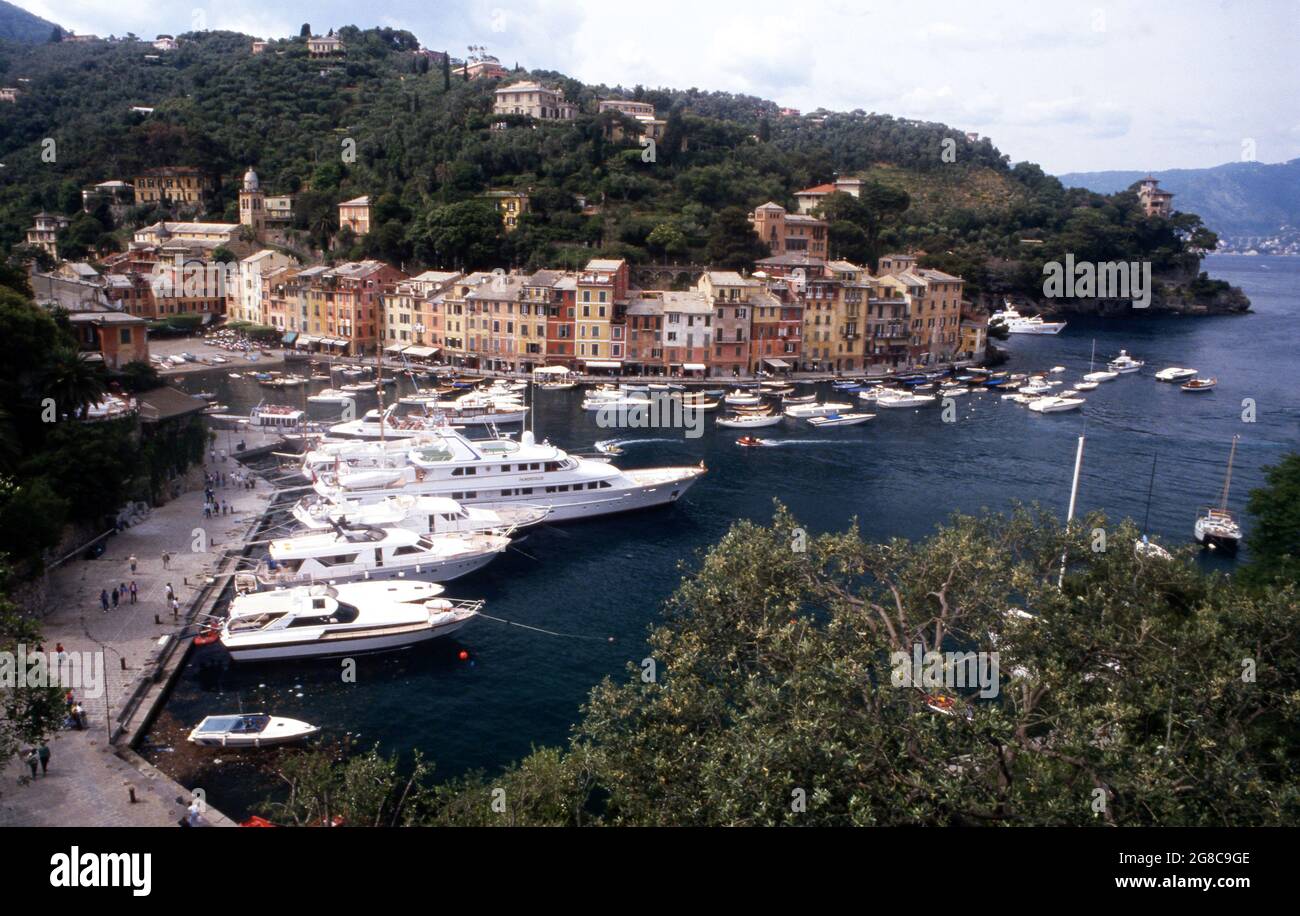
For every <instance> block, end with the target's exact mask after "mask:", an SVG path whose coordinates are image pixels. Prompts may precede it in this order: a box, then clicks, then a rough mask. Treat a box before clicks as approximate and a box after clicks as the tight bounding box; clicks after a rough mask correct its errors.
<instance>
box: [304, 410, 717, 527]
mask: <svg viewBox="0 0 1300 916" xmlns="http://www.w3.org/2000/svg"><path fill="white" fill-rule="evenodd" d="M436 432H437V435H436V436H434V437H428V438H421V440H420V442H419V444H417V445H415V446H414V447H412V448H409V449H408V450H406V451H404V452H396V453H395V452H393V451H392V450H391V449H390V448H389V447H388V444H387V443H382V444H381V443H371V446H372V450H371V451H369V452H366V451H364V450H362V451H359V452H349V453H347V454H346V455H345V454H338V455H336V456H335V460H334V462H333V463H331V464H328V465H325V464H317V465H316V466H314V467H313V468H312V469H311V470H310V471H307V469H306V468H304V470H305V471H307V473H308V476H310V477H313V479H314V483H313V487H314V489H315V491H316V493H317V494H318V495H319V496H321V497H322V498H324V499H325V500H327V501H329V502H335V503H344V502H347V501H355V502H356V503H357V504H359V505H365V504H368V503H375V502H380V501H383V500H385V499H387V498H388V497H390V496H398V495H413V496H446V497H450V498H451V499H454V500H456V501H457V502H459V503H461V504H462V505H466V506H476V507H489V508H493V509H496V508H498V507H501V506H519V505H526V506H532V507H536V506H541V507H545V508H548V509H549V510H550V515H549V516H548V521H571V520H574V519H581V518H592V517H595V516H598V515H607V514H610V513H615V512H628V511H631V510H634V509H646V508H650V507H652V506H661V505H665V504H668V503H672V502H675V501H676V500H677V499H679V498H680V497H681V496H682V494H683V493H685V492H686V491H687V490H689V489H690V488H691V486H692V485H693V484H694V483H695V482H696V481H697V480H699V478H700V477H701V476H703V475H704V473H705V469H704V465H703V463H701V464H700V465H698V466H694V467H661V468H640V469H636V470H622V469H620V468H617V467H615V466H614V465H612V464H610V463H609V462H608V461H601V460H595V459H590V458H579V457H577V456H575V455H570V454H568V453H567V452H565V451H564V450H563V449H560V448H558V447H556V446H554V445H551V444H550V443H549V442H546V441H542V442H537V441H536V440H535V439H534V437H533V434H532V432H531V431H529V430H525V431H524V432H523V433H522V434H521V435H520V437H519V441H518V442H515V441H512V440H509V439H489V440H481V441H470V440H469V439H466V438H465V437H464V436H463V435H462V434H461V433H460V431H458V430H457V429H454V428H453V427H450V426H441V427H437V428H436Z"/></svg>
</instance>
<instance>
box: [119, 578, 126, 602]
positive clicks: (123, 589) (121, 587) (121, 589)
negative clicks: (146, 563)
mask: <svg viewBox="0 0 1300 916" xmlns="http://www.w3.org/2000/svg"><path fill="white" fill-rule="evenodd" d="M117 596H118V597H119V598H123V599H125V598H126V583H125V582H119V583H118V586H117Z"/></svg>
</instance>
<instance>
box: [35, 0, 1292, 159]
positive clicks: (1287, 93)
mask: <svg viewBox="0 0 1300 916" xmlns="http://www.w3.org/2000/svg"><path fill="white" fill-rule="evenodd" d="M17 2H18V3H19V5H21V6H23V7H25V8H27V9H29V10H31V11H32V12H35V13H37V14H39V15H41V16H44V17H45V18H47V19H50V20H52V21H54V22H57V23H59V24H60V25H63V26H64V27H66V28H71V29H73V30H74V31H77V32H89V33H93V34H97V35H101V36H106V35H110V34H117V35H122V34H125V33H126V32H135V33H136V34H138V35H141V36H148V37H152V36H153V35H155V34H157V33H158V32H170V33H173V34H178V33H181V32H184V31H189V30H191V29H194V28H209V29H230V30H235V31H241V32H246V33H248V34H251V35H256V36H259V37H264V38H265V37H282V36H287V35H296V34H297V33H298V29H299V27H300V26H301V25H302V23H303V22H310V23H311V25H312V26H313V28H314V29H315V30H316V31H317V32H324V31H326V30H328V29H329V28H331V27H335V28H337V27H338V26H341V25H348V24H354V25H358V26H362V27H367V26H384V25H386V26H392V27H397V28H404V29H409V30H410V31H411V32H413V33H414V34H415V35H416V36H417V37H418V38H419V39H420V40H421V41H422V42H423V43H424V44H425V45H426V46H427V47H430V48H436V49H444V48H445V49H449V50H450V51H451V52H452V54H454V55H460V56H463V55H464V51H465V48H466V46H468V45H484V46H486V47H487V48H488V49H489V51H490V52H492V53H494V54H496V55H497V56H498V57H500V58H501V60H502V62H503V63H504V64H506V66H512V65H513V64H514V63H516V62H518V63H519V64H520V65H522V66H525V67H537V68H543V69H552V70H559V71H562V72H565V73H568V74H570V75H572V76H574V77H576V78H578V79H581V80H584V81H586V82H593V83H606V84H608V85H619V84H621V85H624V86H633V85H635V84H637V83H640V84H643V85H646V86H652V87H653V86H671V87H677V88H689V87H692V86H696V87H699V88H701V89H719V90H726V91H731V92H744V93H750V94H753V95H758V96H761V97H764V98H768V99H772V100H774V101H776V102H778V103H780V104H782V105H786V106H790V107H794V108H800V109H802V110H804V111H810V110H812V109H815V108H818V107H824V108H829V109H834V110H842V111H848V110H852V109H856V108H861V109H864V110H866V111H878V112H882V113H889V114H894V115H899V116H904V117H913V118H925V119H931V120H936V121H942V122H944V123H946V124H949V125H951V126H953V127H958V128H961V129H963V130H974V131H978V132H980V133H981V134H985V135H987V136H990V137H992V138H993V140H994V142H995V143H996V144H997V146H998V147H999V148H1000V149H1001V150H1002V151H1003V152H1005V153H1008V154H1009V155H1010V156H1011V157H1012V159H1013V160H1016V161H1018V160H1021V159H1028V160H1031V161H1034V162H1038V163H1041V164H1042V165H1043V166H1044V168H1046V169H1047V170H1048V171H1050V172H1055V173H1061V172H1066V171H1081V170H1095V169H1112V168H1116V169H1118V168H1135V169H1167V168H1187V167H1199V166H1210V165H1217V164H1220V163H1223V162H1231V161H1236V160H1240V159H1242V158H1252V157H1253V158H1257V159H1259V160H1260V161H1263V162H1281V161H1285V160H1288V159H1293V158H1295V157H1297V156H1300V104H1297V101H1298V98H1297V96H1298V95H1300V4H1297V3H1296V2H1295V0H1146V2H1114V0H1082V2H1074V0H1051V2H1019V0H977V2H970V0H967V2H959V0H797V2H792V0H748V2H746V3H743V4H742V3H727V2H717V0H706V2H699V0H653V2H628V0H375V2H371V3H365V4H358V3H356V2H354V0H347V2H344V0H314V2H306V0H283V2H278V3H276V4H274V6H273V7H272V5H271V4H268V3H266V2H265V0H221V2H219V3H216V2H213V3H209V4H207V5H204V4H203V3H193V4H192V3H188V2H178V0H162V2H158V0H17Z"/></svg>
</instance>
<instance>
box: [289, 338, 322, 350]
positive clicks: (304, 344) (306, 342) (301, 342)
mask: <svg viewBox="0 0 1300 916" xmlns="http://www.w3.org/2000/svg"><path fill="white" fill-rule="evenodd" d="M319 340H320V338H319V337H312V336H311V335H310V334H300V335H299V336H298V339H297V340H296V341H294V346H295V347H299V348H301V349H304V350H305V349H307V348H308V347H310V346H311V345H312V344H314V343H316V342H317V341H319Z"/></svg>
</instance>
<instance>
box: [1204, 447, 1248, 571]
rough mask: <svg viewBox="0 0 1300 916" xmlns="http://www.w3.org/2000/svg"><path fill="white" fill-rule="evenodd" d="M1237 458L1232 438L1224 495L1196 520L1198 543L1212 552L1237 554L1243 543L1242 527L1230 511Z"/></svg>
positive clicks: (1224, 479)
mask: <svg viewBox="0 0 1300 916" xmlns="http://www.w3.org/2000/svg"><path fill="white" fill-rule="evenodd" d="M1236 457H1237V437H1236V436H1233V437H1232V450H1231V451H1229V452H1228V470H1227V473H1226V474H1225V475H1224V477H1223V494H1222V496H1220V497H1219V505H1218V506H1211V507H1206V508H1204V509H1202V510H1201V514H1200V515H1199V516H1198V517H1197V519H1196V526H1195V528H1194V533H1195V535H1196V543H1198V544H1200V545H1201V546H1202V547H1209V548H1210V549H1211V550H1219V549H1222V550H1224V551H1225V552H1227V553H1236V552H1237V545H1238V543H1239V542H1240V541H1241V526H1240V525H1239V524H1237V520H1236V519H1235V518H1233V515H1232V512H1230V511H1229V510H1228V492H1229V490H1230V489H1231V487H1232V462H1233V459H1235V458H1236Z"/></svg>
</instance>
